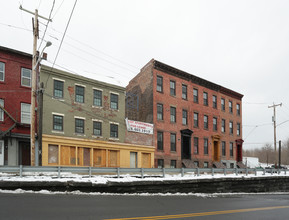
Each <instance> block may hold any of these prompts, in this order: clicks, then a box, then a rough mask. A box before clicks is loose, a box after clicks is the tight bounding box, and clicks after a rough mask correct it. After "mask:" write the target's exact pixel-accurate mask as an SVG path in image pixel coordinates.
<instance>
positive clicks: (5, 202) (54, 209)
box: [0, 193, 289, 220]
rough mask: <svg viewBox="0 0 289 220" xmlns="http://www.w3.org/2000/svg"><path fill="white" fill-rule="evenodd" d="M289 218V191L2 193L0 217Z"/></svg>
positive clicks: (95, 218)
mask: <svg viewBox="0 0 289 220" xmlns="http://www.w3.org/2000/svg"><path fill="white" fill-rule="evenodd" d="M126 218H129V219H234V220H236V219H246V220H249V219H262V220H263V219H282V220H284V219H289V194H281V195H253V194H252V195H232V196H218V197H205V198H203V197H196V196H135V195H133V196H127V195H123V196H120V195H114V196H111V195H107V196H104V195H54V194H52V195H46V194H30V193H29V194H6V193H0V219H13V220H14V219H15V220H17V219H41V220H43V219H53V220H55V219H94V220H97V219H126Z"/></svg>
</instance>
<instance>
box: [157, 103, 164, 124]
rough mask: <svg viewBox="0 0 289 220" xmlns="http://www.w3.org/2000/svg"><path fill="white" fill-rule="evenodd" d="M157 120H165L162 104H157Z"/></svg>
mask: <svg viewBox="0 0 289 220" xmlns="http://www.w3.org/2000/svg"><path fill="white" fill-rule="evenodd" d="M157 119H158V120H163V119H164V118H163V105H162V104H157Z"/></svg>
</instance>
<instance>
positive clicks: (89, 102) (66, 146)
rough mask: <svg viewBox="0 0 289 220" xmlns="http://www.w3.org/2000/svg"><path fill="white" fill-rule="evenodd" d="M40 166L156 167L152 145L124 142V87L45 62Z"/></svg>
mask: <svg viewBox="0 0 289 220" xmlns="http://www.w3.org/2000/svg"><path fill="white" fill-rule="evenodd" d="M40 81H41V82H43V83H44V94H43V126H42V128H43V131H42V165H43V166H46V165H61V166H63V165H64V166H93V167H139V168H140V167H145V168H150V167H152V166H153V158H154V148H153V147H152V146H145V145H138V144H135V143H134V144H130V143H125V133H126V124H125V88H123V87H120V86H115V85H112V84H108V83H104V82H100V81H97V80H93V79H89V78H86V77H82V76H79V75H75V74H72V73H69V72H65V71H61V70H58V69H52V68H51V67H48V66H44V65H42V66H41V70H40Z"/></svg>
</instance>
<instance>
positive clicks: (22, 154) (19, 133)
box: [0, 47, 32, 166]
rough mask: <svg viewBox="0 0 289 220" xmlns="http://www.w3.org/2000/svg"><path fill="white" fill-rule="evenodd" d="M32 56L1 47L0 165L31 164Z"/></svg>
mask: <svg viewBox="0 0 289 220" xmlns="http://www.w3.org/2000/svg"><path fill="white" fill-rule="evenodd" d="M31 65H32V55H31V54H27V53H24V52H20V51H17V50H13V49H10V48H6V47H0V165H11V166H13V165H30V103H31Z"/></svg>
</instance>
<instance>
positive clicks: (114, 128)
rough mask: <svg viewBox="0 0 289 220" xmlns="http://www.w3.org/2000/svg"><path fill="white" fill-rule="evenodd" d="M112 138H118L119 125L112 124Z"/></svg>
mask: <svg viewBox="0 0 289 220" xmlns="http://www.w3.org/2000/svg"><path fill="white" fill-rule="evenodd" d="M110 137H111V138H118V125H117V124H110Z"/></svg>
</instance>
